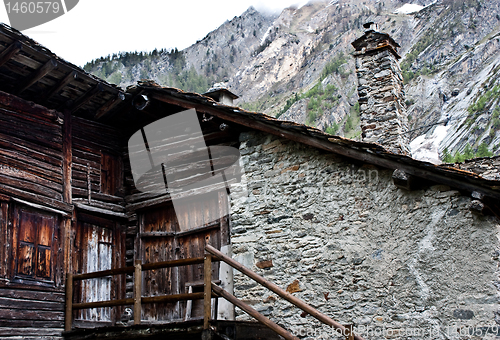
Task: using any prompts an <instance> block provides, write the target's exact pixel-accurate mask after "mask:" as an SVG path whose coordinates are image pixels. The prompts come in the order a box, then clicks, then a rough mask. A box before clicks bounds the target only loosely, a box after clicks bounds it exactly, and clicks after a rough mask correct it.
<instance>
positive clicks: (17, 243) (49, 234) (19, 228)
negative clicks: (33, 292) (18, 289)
mask: <svg viewBox="0 0 500 340" xmlns="http://www.w3.org/2000/svg"><path fill="white" fill-rule="evenodd" d="M56 240H57V235H56V217H55V216H52V215H50V214H46V213H42V212H38V211H35V210H31V209H27V208H16V209H15V214H14V233H13V240H12V242H13V255H14V256H13V259H12V260H13V261H12V266H13V271H12V272H13V276H14V277H13V279H14V281H17V282H24V281H27V282H29V283H37V282H38V283H49V284H50V283H52V282H53V281H54V279H53V277H54V273H53V271H54V269H53V267H54V266H53V257H54V256H53V255H54V248H55V243H56Z"/></svg>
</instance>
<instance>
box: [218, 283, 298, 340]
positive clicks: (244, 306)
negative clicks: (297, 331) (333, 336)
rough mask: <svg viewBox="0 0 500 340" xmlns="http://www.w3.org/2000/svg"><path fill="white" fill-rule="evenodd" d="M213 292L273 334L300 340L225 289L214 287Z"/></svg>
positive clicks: (290, 339)
mask: <svg viewBox="0 0 500 340" xmlns="http://www.w3.org/2000/svg"><path fill="white" fill-rule="evenodd" d="M212 290H213V291H214V292H215V293H217V294H218V295H220V296H222V297H223V298H224V299H226V300H227V301H229V302H231V303H232V304H233V305H235V306H237V307H239V308H241V309H242V310H243V311H245V313H247V314H248V315H250V316H251V317H253V318H255V319H256V320H257V321H259V322H260V323H262V324H263V325H265V326H267V327H268V328H269V329H271V330H272V331H273V332H275V333H277V334H279V335H281V336H282V337H284V338H285V339H287V340H299V338H298V337H296V336H294V335H293V334H292V333H290V332H289V331H287V330H286V329H284V328H283V327H280V326H278V325H277V324H275V323H274V322H272V321H271V320H269V319H268V318H266V317H265V316H264V315H262V314H260V313H259V312H257V311H256V310H255V309H253V308H252V307H250V306H249V305H247V304H246V303H244V302H242V301H240V300H238V299H237V298H236V297H235V296H234V295H232V294H230V293H228V292H226V291H225V290H224V289H222V288H220V287H217V286H216V285H212Z"/></svg>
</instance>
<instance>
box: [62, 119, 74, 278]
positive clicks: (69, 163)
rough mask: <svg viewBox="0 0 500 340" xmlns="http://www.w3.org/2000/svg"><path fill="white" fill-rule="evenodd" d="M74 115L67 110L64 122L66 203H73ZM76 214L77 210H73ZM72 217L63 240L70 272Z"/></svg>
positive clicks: (66, 262)
mask: <svg viewBox="0 0 500 340" xmlns="http://www.w3.org/2000/svg"><path fill="white" fill-rule="evenodd" d="M72 133H73V132H72V117H71V112H69V111H68V110H65V112H64V122H63V145H62V151H63V200H64V202H65V203H68V204H72V203H73V194H72V185H71V178H72V167H73V146H72V145H73V144H72V143H73V142H72ZM73 214H75V212H73ZM71 222H72V218H71V217H65V218H64V241H63V256H64V258H63V263H64V271H65V272H66V273H69V272H71V271H72V270H73V268H72V266H71V264H72V259H71V254H72V249H71V245H72V242H71V226H72V225H71Z"/></svg>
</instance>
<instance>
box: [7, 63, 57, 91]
mask: <svg viewBox="0 0 500 340" xmlns="http://www.w3.org/2000/svg"><path fill="white" fill-rule="evenodd" d="M56 67H57V61H56V60H55V59H53V58H51V59H49V61H47V62H46V63H45V64H44V65H43V66H42V67H40V68H39V69H38V70H37V71H36V72H35V73H34V74H33V76H31V77H30V78H29V79H27V80H26V81H25V82H24V83H23V84H22V85H21V86H20V87H19V90H18V91H17V94H20V93H22V92H23V91H25V90H26V89H28V88H29V87H30V86H31V85H33V84H35V83H36V82H37V81H39V80H40V79H42V78H43V77H45V76H46V75H47V74H48V73H49V72H50V71H52V70H53V69H55V68H56Z"/></svg>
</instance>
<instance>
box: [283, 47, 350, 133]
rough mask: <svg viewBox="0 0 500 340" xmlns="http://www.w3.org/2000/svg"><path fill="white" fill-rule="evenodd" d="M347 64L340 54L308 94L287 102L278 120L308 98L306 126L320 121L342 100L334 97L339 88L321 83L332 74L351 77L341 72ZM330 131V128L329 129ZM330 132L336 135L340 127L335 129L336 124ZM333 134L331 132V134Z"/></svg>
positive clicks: (326, 67) (297, 95) (327, 65)
mask: <svg viewBox="0 0 500 340" xmlns="http://www.w3.org/2000/svg"><path fill="white" fill-rule="evenodd" d="M345 63H347V58H346V56H345V55H344V53H343V52H340V53H339V54H337V55H336V56H335V58H333V60H331V61H330V62H329V63H327V64H326V65H325V67H324V68H323V70H322V72H321V76H320V78H319V79H318V81H317V83H316V84H315V85H314V86H313V87H312V88H311V89H310V90H309V91H307V92H306V93H304V94H297V93H295V94H294V95H293V97H291V98H289V99H288V100H287V101H286V104H285V106H284V107H283V109H281V111H280V112H279V113H278V114H277V115H276V118H279V117H280V116H281V115H282V114H284V113H285V112H286V111H288V109H290V107H291V106H292V105H293V104H295V103H296V102H298V101H299V100H301V99H304V98H308V99H309V103H308V104H307V118H306V124H308V125H312V124H313V123H314V121H315V120H316V119H318V118H319V117H320V116H321V115H322V114H323V112H325V111H327V110H331V109H332V108H333V107H334V106H335V105H336V104H337V103H338V100H339V98H340V95H334V94H335V93H336V92H337V88H336V87H335V86H334V85H332V84H328V85H326V87H323V85H322V84H321V82H322V81H323V80H324V79H325V78H326V77H328V76H329V75H330V74H334V73H336V74H339V75H340V76H341V77H343V76H347V75H349V73H350V71H349V72H345V71H342V70H341V68H340V67H341V66H342V65H343V64H345ZM327 129H328V128H327ZM329 129H330V130H329V131H335V132H334V133H336V132H337V131H338V129H339V127H338V126H336V127H335V124H334V125H332V126H331V127H329ZM329 133H331V132H329Z"/></svg>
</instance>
